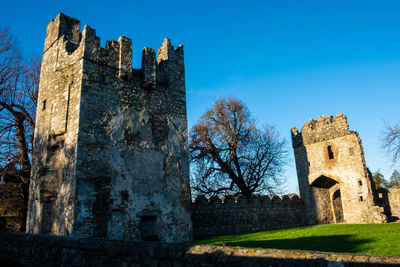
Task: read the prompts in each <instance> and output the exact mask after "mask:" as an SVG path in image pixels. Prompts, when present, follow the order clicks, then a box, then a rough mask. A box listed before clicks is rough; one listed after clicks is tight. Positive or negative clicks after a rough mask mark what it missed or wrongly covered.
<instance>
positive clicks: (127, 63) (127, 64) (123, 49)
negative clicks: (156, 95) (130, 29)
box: [118, 36, 132, 78]
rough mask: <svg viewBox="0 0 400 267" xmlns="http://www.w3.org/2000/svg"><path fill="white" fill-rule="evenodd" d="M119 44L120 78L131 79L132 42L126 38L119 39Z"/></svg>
mask: <svg viewBox="0 0 400 267" xmlns="http://www.w3.org/2000/svg"><path fill="white" fill-rule="evenodd" d="M118 43H119V65H118V68H119V77H120V78H130V77H131V75H132V41H131V39H129V38H126V37H125V36H120V37H119V38H118Z"/></svg>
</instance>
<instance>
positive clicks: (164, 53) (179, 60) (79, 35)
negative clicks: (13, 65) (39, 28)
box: [43, 13, 184, 80]
mask: <svg viewBox="0 0 400 267" xmlns="http://www.w3.org/2000/svg"><path fill="white" fill-rule="evenodd" d="M59 40H61V41H62V43H63V45H64V49H65V51H64V52H65V53H68V54H73V53H74V52H75V51H77V50H79V51H83V55H82V57H83V58H86V59H90V60H91V61H94V62H97V63H100V64H102V65H105V66H108V67H113V68H115V69H118V70H119V71H118V75H119V76H120V78H129V77H131V74H132V41H131V40H130V39H129V38H127V37H125V36H120V37H119V38H118V41H115V40H111V41H106V45H105V47H104V48H103V47H101V46H100V38H99V37H98V36H96V30H94V29H92V28H90V27H89V26H88V25H85V26H84V28H83V31H82V32H81V31H80V20H78V19H74V18H71V17H68V16H66V15H64V14H62V13H59V14H58V15H57V17H56V18H55V19H53V20H51V22H50V23H49V25H48V26H47V32H46V41H45V45H44V50H43V53H46V52H47V51H48V50H49V48H51V47H52V46H53V45H54V44H56V43H57V41H59ZM79 47H81V48H82V49H77V48H79ZM61 52H62V51H61ZM157 56H158V59H157ZM157 56H156V53H155V51H154V49H152V48H148V47H145V48H144V49H143V52H142V68H141V70H142V71H143V73H144V76H145V78H147V79H153V80H155V79H156V78H157V75H156V74H155V72H156V71H157V69H161V70H162V69H166V67H165V66H161V65H162V64H163V62H164V61H168V62H169V63H173V64H175V65H180V66H183V65H184V62H183V46H182V45H179V46H178V47H177V48H176V49H174V47H173V46H172V44H171V42H170V40H169V39H168V38H165V39H164V42H163V44H162V46H161V47H160V49H158V52H157ZM164 72H165V71H164Z"/></svg>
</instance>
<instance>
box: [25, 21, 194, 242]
mask: <svg viewBox="0 0 400 267" xmlns="http://www.w3.org/2000/svg"><path fill="white" fill-rule="evenodd" d="M36 120H37V123H36V128H35V139H34V145H33V146H34V153H33V155H32V175H31V177H32V181H31V186H30V196H29V197H30V201H29V207H28V209H29V211H28V220H27V231H28V232H30V233H51V234H55V235H75V236H88V237H101V238H103V237H104V238H110V239H121V240H140V239H142V240H160V241H166V242H178V241H184V240H190V239H191V238H192V223H191V219H190V205H191V197H190V187H189V162H188V148H187V121H186V95H185V68H184V61H183V47H182V46H181V45H180V46H179V47H178V48H177V49H174V47H173V46H172V45H171V43H170V41H169V40H168V39H165V40H164V42H163V44H162V46H161V48H160V49H159V50H158V53H157V55H156V53H155V51H154V50H153V49H151V48H144V50H143V54H142V68H141V69H132V43H131V40H130V39H128V38H126V37H124V36H121V37H119V39H118V41H114V40H113V41H107V42H106V45H105V48H103V47H100V39H99V37H97V36H96V31H95V30H93V29H92V28H90V27H89V26H88V25H86V26H85V27H84V28H83V31H82V32H80V21H79V20H77V19H73V18H70V17H67V16H65V15H63V14H59V15H58V16H57V17H56V18H55V19H54V20H52V21H51V22H50V23H49V25H48V27H47V33H46V41H45V45H44V51H43V60H42V69H41V74H40V87H39V98H38V107H37V115H36Z"/></svg>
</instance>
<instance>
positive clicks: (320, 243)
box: [194, 223, 400, 256]
mask: <svg viewBox="0 0 400 267" xmlns="http://www.w3.org/2000/svg"><path fill="white" fill-rule="evenodd" d="M194 243H195V244H199V245H200V244H203V245H224V246H235V247H236V246H239V247H252V248H277V249H302V250H315V251H327V252H349V253H363V254H375V255H388V256H400V224H398V223H391V224H330V225H317V226H310V227H299V228H291V229H282V230H273V231H265V232H256V233H249V234H239V235H225V236H218V237H212V238H207V239H202V240H197V241H195V242H194Z"/></svg>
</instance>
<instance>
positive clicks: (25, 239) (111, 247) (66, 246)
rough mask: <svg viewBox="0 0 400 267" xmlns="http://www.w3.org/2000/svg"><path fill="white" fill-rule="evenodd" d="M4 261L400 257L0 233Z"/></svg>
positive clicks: (155, 262)
mask: <svg viewBox="0 0 400 267" xmlns="http://www.w3.org/2000/svg"><path fill="white" fill-rule="evenodd" d="M0 264H1V265H4V266H5V265H6V264H8V265H9V266H11V265H12V266H41V267H43V266H66V267H67V266H396V265H398V264H400V257H388V256H371V255H356V254H346V253H324V252H311V251H300V250H278V249H256V248H254V249H253V248H233V247H217V246H192V245H186V244H172V243H161V242H143V241H117V240H107V239H93V238H77V237H65V236H51V235H32V234H21V233H0Z"/></svg>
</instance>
